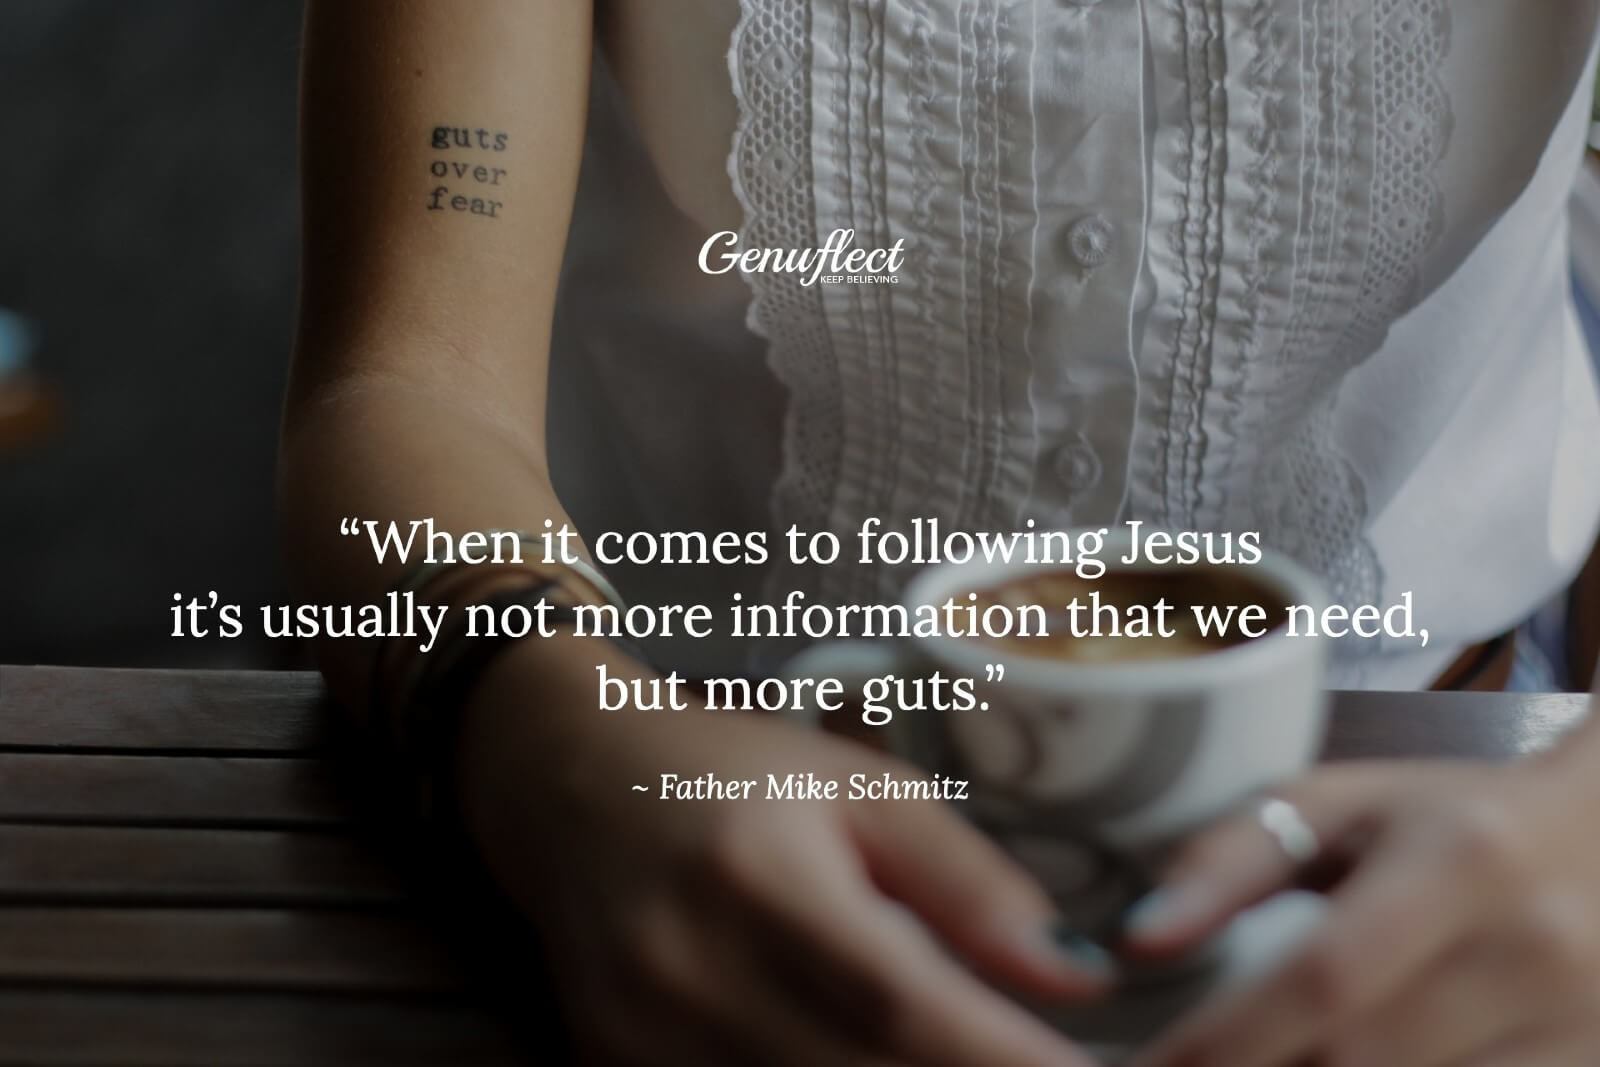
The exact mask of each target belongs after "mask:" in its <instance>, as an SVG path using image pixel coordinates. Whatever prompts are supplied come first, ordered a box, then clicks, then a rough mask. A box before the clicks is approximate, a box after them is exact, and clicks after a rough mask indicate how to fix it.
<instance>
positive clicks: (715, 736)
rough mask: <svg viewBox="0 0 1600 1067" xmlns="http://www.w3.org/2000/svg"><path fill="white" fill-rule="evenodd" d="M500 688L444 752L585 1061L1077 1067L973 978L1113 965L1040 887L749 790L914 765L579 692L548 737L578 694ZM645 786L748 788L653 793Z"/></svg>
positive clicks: (857, 817) (898, 820) (878, 824)
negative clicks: (535, 935)
mask: <svg viewBox="0 0 1600 1067" xmlns="http://www.w3.org/2000/svg"><path fill="white" fill-rule="evenodd" d="M625 669H626V664H625V663H621V662H617V663H613V665H612V670H613V672H616V671H621V670H625ZM495 675H496V677H495V678H492V679H491V682H490V684H487V685H486V686H485V690H486V691H485V692H483V693H482V695H481V696H480V697H479V698H478V699H477V700H475V701H474V710H473V712H472V715H473V716H474V717H475V719H476V720H478V721H477V723H475V724H474V726H473V728H472V729H473V732H474V733H476V734H477V735H478V736H477V737H476V738H473V737H469V738H468V748H467V750H466V751H464V752H463V754H462V763H461V767H462V773H463V776H464V778H465V777H467V776H470V780H471V782H472V783H475V784H472V785H470V787H469V792H468V795H467V796H466V798H465V803H466V804H467V807H468V809H469V810H468V815H469V817H470V819H471V822H472V824H473V825H474V827H475V829H476V831H477V833H478V837H479V839H480V841H481V842H482V844H483V847H484V849H485V851H486V852H487V853H488V855H489V858H490V860H491V863H492V864H493V865H494V867H495V868H496V871H497V874H498V875H499V877H500V878H501V879H502V881H504V882H505V883H506V884H507V885H508V887H509V888H510V890H511V892H512V893H513V895H514V896H515V897H516V898H517V899H518V901H519V903H520V904H521V906H522V907H523V910H524V911H525V912H526V914H527V915H528V917H529V918H530V919H531V920H532V922H533V923H534V924H535V926H536V927H537V929H538V931H539V933H540V934H541V936H542V940H543V942H544V944H545V945H546V946H547V951H548V952H549V954H550V959H549V962H550V970H551V971H552V973H553V974H554V975H555V976H556V984H557V989H558V991H559V995H560V996H561V997H563V998H564V1001H565V1005H564V1006H565V1008H566V1014H567V1016H568V1019H569V1021H570V1022H571V1024H572V1026H573V1029H574V1032H575V1036H576V1039H577V1041H578V1042H579V1045H580V1047H581V1048H582V1049H583V1050H584V1051H585V1053H586V1054H588V1055H589V1056H590V1057H592V1058H593V1059H594V1061H595V1062H600V1063H608V1064H610V1063H618V1064H629V1065H633V1064H639V1065H645V1064H661V1065H674V1067H682V1065H685V1064H694V1065H697V1067H713V1065H718V1064H760V1065H763V1067H783V1065H792V1067H818V1065H823V1064H826V1065H829V1067H850V1065H858V1064H859V1065H867V1064H871V1065H890V1064H904V1065H908V1067H909V1065H937V1067H1047V1065H1049V1067H1089V1064H1090V1061H1089V1060H1088V1059H1087V1058H1086V1057H1084V1056H1082V1055H1081V1054H1079V1053H1077V1052H1075V1051H1074V1050H1073V1049H1072V1047H1071V1046H1070V1045H1069V1044H1068V1043H1067V1042H1066V1041H1065V1040H1064V1039H1063V1038H1061V1037H1060V1036H1059V1035H1057V1034H1056V1033H1054V1032H1053V1031H1051V1030H1050V1029H1049V1028H1048V1027H1046V1026H1045V1025H1044V1024H1043V1023H1041V1022H1039V1021H1038V1020H1037V1019H1035V1018H1034V1017H1033V1016H1031V1015H1030V1014H1028V1012H1026V1011H1025V1010H1024V1009H1022V1008H1021V1007H1019V1006H1017V1005H1016V1004H1015V1003H1013V1002H1012V1001H1011V1000H1010V999H1009V998H1007V997H1006V996H1004V995H1003V994H1001V993H1000V992H998V991H996V990H995V989H994V988H992V987H991V986H990V985H989V984H986V983H985V982H984V981H981V980H980V979H979V977H978V976H977V974H975V973H974V972H975V971H976V972H978V973H981V974H982V975H983V976H985V977H986V978H988V979H991V980H993V981H995V982H997V983H1000V984H1004V985H1008V986H1013V987H1016V988H1017V989H1018V990H1020V991H1025V992H1027V993H1030V994H1033V995H1036V996H1040V997H1050V998H1071V997H1080V998H1081V997H1084V996H1087V995H1092V994H1094V993H1096V992H1097V991H1099V990H1101V989H1103V988H1104V987H1106V986H1107V985H1108V984H1109V980H1110V978H1111V975H1110V970H1109V961H1108V960H1106V959H1105V958H1104V957H1103V955H1100V954H1098V953H1097V952H1096V951H1095V950H1094V949H1092V948H1091V947H1089V946H1087V945H1083V946H1074V945H1073V944H1071V943H1068V944H1065V945H1064V944H1061V943H1058V942H1056V941H1055V940H1054V939H1053V938H1052V931H1051V917H1052V911H1051V908H1050V906H1049V903H1048V901H1047V899H1046V898H1045V896H1044V895H1043V893H1042V892H1041V891H1040V890H1039V888H1038V887H1037V886H1036V885H1035V883H1034V882H1033V881H1032V880H1031V879H1030V878H1029V877H1028V876H1027V875H1026V874H1025V873H1024V872H1023V871H1021V870H1020V869H1019V868H1017V867H1016V866H1015V865H1014V864H1013V863H1012V862H1011V861H1010V860H1009V859H1008V858H1007V857H1005V856H1004V855H1003V854H1002V853H1001V852H1000V851H998V850H997V849H996V848H995V847H994V846H992V845H991V844H990V843H989V842H988V840H987V839H986V838H984V837H982V836H981V835H980V834H978V833H977V832H976V831H975V830H973V829H972V828H971V827H969V826H968V825H967V824H966V823H965V822H964V821H962V820H961V819H960V818H959V817H958V816H957V815H956V814H955V813H954V812H953V811H952V810H951V809H950V808H949V807H947V806H946V805H944V804H943V803H940V802H938V801H878V802H874V801H852V800H847V799H843V798H842V797H841V799H838V800H805V801H797V800H765V799H761V797H762V795H763V793H764V792H765V789H766V784H767V775H768V774H774V775H777V776H778V777H779V778H780V779H781V778H782V777H784V776H786V775H788V774H790V773H804V772H811V773H813V774H815V775H816V776H817V777H818V778H819V779H822V780H838V781H839V782H840V783H841V791H843V789H844V788H845V787H847V785H848V782H849V778H850V775H852V774H855V773H862V774H866V775H868V776H869V777H870V778H873V779H877V778H880V777H881V776H882V774H883V773H884V772H885V771H888V772H889V773H891V774H893V775H894V776H896V777H908V776H913V775H916V772H915V771H914V770H913V769H912V768H910V767H907V766H906V765H904V764H901V763H898V762H895V761H892V760H889V759H886V758H884V757H882V756H880V755H878V754H877V753H875V752H873V751H871V750H869V749H867V748H865V747H862V746H860V745H857V744H853V743H850V742H845V741H840V740H837V739H834V738H830V737H828V736H825V735H822V734H813V733H809V732H806V731H804V730H800V729H796V728H795V727H794V726H792V725H789V724H786V723H783V722H781V721H776V720H772V719H768V718H765V717H760V716H754V715H746V714H738V713H712V712H707V711H704V710H699V709H697V710H693V711H684V712H676V713H651V712H615V713H602V712H599V711H596V710H594V708H593V706H592V703H593V700H592V697H593V694H592V693H590V694H588V703H589V706H588V707H575V708H574V709H573V710H574V711H575V712H576V714H573V715H570V716H568V717H567V718H566V720H565V722H566V724H567V725H566V728H565V729H564V730H563V729H562V728H560V727H558V726H556V725H554V724H553V722H552V719H554V718H556V716H554V715H553V714H552V713H551V709H550V706H549V701H550V700H554V699H569V700H578V699H581V697H580V695H579V693H577V692H576V691H574V692H572V693H566V694H561V693H557V694H554V695H552V694H550V693H549V688H548V687H549V681H548V679H549V678H550V674H549V673H548V672H547V673H546V674H545V678H546V680H547V681H546V683H545V684H544V685H543V686H542V687H541V688H543V689H544V690H545V692H543V693H541V695H540V699H539V700H538V701H537V702H530V701H529V700H528V699H527V697H526V694H527V693H528V692H530V686H531V685H533V684H535V683H533V682H531V680H530V681H526V682H525V681H523V679H525V678H530V677H531V676H530V675H527V674H519V673H518V672H517V671H516V669H515V665H512V666H511V667H509V668H505V669H497V671H496V672H495ZM519 694H521V696H520V698H519ZM496 704H498V705H499V706H495V705H496ZM541 720H542V721H541ZM519 724H520V726H521V727H522V729H523V736H522V737H521V738H519V737H518V736H517V735H516V733H515V732H512V733H507V732H506V731H507V729H508V728H509V729H511V730H513V731H514V730H515V729H516V728H517V727H518V726H519ZM663 773H676V774H678V775H681V776H683V778H685V779H692V778H694V777H696V776H699V775H703V774H707V773H711V774H715V775H716V776H717V778H719V779H721V780H722V781H730V780H739V779H754V780H756V781H757V783H758V784H757V788H756V790H755V791H754V793H753V797H752V799H749V800H673V799H660V791H661V775H662V774H663ZM635 786H644V787H645V789H644V790H643V791H638V790H635V788H634V787H635ZM1074 948H1077V950H1078V951H1079V952H1080V953H1082V954H1083V956H1082V958H1081V959H1079V960H1077V961H1076V962H1074V958H1073V956H1072V955H1071V951H1072V950H1073V949H1074ZM958 958H959V962H958ZM969 967H970V968H971V969H969Z"/></svg>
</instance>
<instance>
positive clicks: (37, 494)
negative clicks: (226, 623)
mask: <svg viewBox="0 0 1600 1067" xmlns="http://www.w3.org/2000/svg"><path fill="white" fill-rule="evenodd" d="M299 20H300V4H299V2H298V0H228V2H226V3H219V2H217V0H141V2H140V3H137V4H132V3H123V2H120V0H7V2H6V3H5V4H3V5H0V144H4V145H5V146H6V149H5V153H4V157H5V164H4V165H3V166H0V308H6V309H10V310H12V311H14V312H16V313H18V314H19V315H20V316H22V318H23V319H24V320H26V321H27V322H29V323H30V324H31V327H32V329H33V330H34V331H36V336H35V341H36V344H32V345H24V347H30V348H32V356H31V359H30V360H29V362H28V369H24V370H23V371H20V372H19V371H17V370H15V369H12V370H11V371H10V372H9V373H3V372H5V368H6V362H5V360H4V359H3V358H0V397H3V396H4V395H5V394H4V392H3V391H4V390H5V388H6V379H7V378H9V379H10V381H11V384H12V388H11V400H12V401H13V407H18V406H25V405H31V404H34V403H35V402H36V401H38V402H39V403H41V404H49V403H50V401H49V399H48V398H50V397H53V398H54V404H53V405H51V406H56V407H58V414H57V415H56V417H55V418H54V420H53V425H45V424H43V423H45V422H47V421H49V420H43V419H33V420H29V421H27V422H26V424H24V423H23V422H22V421H21V420H20V419H19V417H18V416H17V414H16V412H15V411H14V410H13V411H12V413H11V415H10V416H9V418H10V419H11V425H12V428H13V429H15V430H17V431H18V432H17V433H16V434H15V435H8V434H7V433H5V432H4V430H5V426H4V423H5V420H6V419H7V418H8V416H7V414H6V413H5V412H6V410H7V409H6V405H5V403H3V402H0V662H9V663H33V662H50V663H62V664H98V665H130V666H143V665H157V664H160V665H172V666H262V667H277V666H285V665H287V663H286V660H291V659H293V658H294V657H295V651H294V650H293V649H292V648H288V647H286V646H285V645H284V644H283V643H268V642H265V641H263V640H261V639H259V638H252V637H251V631H252V630H254V629H257V628H258V627H247V628H246V634H245V636H243V637H241V638H239V639H238V640H235V641H219V640H214V639H213V640H195V639H174V638H170V637H167V636H166V634H168V633H169V632H170V625H171V624H170V613H169V609H170V607H171V604H172V595H173V593H175V592H182V593H184V594H186V595H193V594H199V595H202V596H204V594H205V593H206V592H207V591H208V590H211V589H215V590H216V591H217V592H218V594H219V595H220V596H221V598H222V599H223V600H224V601H235V602H240V603H244V604H246V605H255V604H261V603H267V602H272V601H281V600H284V599H286V598H287V595H288V594H287V592H286V590H285V588H284V585H283V568H282V565H281V563H280V560H279V553H278V547H277V538H276V534H275V529H274V525H273V523H274V519H273V463H274V458H273V453H274V448H275V437H276V432H277V418H278V408H279V401H280V396H281V392H282V388H283V381H284V376H285V371H286V368H287V363H288V353H289V345H290V340H291V335H292V329H293V320H294V302H295V292H294V286H295V272H296V256H297V243H298V234H297V232H296V228H297V225H298V221H297V210H298V208H297V196H296V187H295V181H296V179H295V79H296V64H297V62H298V38H299ZM11 344H12V346H13V348H16V347H18V346H19V345H21V344H22V343H21V342H18V341H17V339H16V338H15V337H14V336H13V338H12V341H11ZM0 356H3V353H0ZM24 375H25V376H26V379H25V378H24V377H23V376H24ZM24 380H27V381H28V382H29V383H30V385H29V388H28V391H27V393H26V395H25V396H24V395H23V394H22V393H21V391H20V386H19V385H18V383H20V382H22V381H24ZM19 396H21V397H22V399H20V400H19ZM41 398H44V399H41ZM32 410H34V411H35V414H38V413H39V409H38V408H34V409H32ZM248 610H249V608H248V607H247V611H248Z"/></svg>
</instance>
